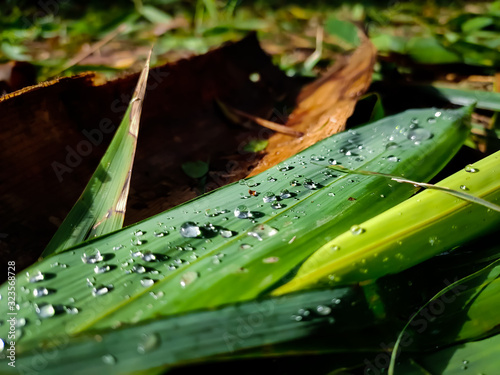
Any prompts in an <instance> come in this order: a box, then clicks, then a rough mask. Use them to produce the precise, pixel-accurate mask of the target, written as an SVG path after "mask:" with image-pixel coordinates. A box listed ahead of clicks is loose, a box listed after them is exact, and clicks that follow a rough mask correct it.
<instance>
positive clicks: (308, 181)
mask: <svg viewBox="0 0 500 375" xmlns="http://www.w3.org/2000/svg"><path fill="white" fill-rule="evenodd" d="M304 187H305V188H306V189H309V190H314V189H317V188H318V185H317V184H316V183H315V182H313V180H311V179H309V178H308V179H306V180H305V181H304Z"/></svg>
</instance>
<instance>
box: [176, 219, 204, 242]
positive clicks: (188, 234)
mask: <svg viewBox="0 0 500 375" xmlns="http://www.w3.org/2000/svg"><path fill="white" fill-rule="evenodd" d="M179 233H180V234H181V236H182V237H185V238H195V237H200V236H201V229H200V227H199V226H198V225H196V223H194V222H192V221H186V222H185V223H184V224H182V225H181V227H180V228H179Z"/></svg>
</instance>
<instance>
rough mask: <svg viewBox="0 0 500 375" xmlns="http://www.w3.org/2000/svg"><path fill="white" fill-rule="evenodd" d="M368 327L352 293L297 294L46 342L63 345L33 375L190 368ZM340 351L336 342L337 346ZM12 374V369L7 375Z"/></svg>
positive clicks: (27, 361) (23, 363)
mask: <svg viewBox="0 0 500 375" xmlns="http://www.w3.org/2000/svg"><path fill="white" fill-rule="evenodd" d="M332 301H335V303H332ZM306 310H307V311H309V313H310V315H309V316H307V315H305V314H304V316H302V315H300V311H306ZM333 316H335V317H333ZM353 317H356V318H357V319H359V320H361V321H362V322H363V323H361V324H360V322H359V321H358V320H353V319H352V318H353ZM372 322H373V317H372V314H371V313H370V312H369V309H367V307H366V302H365V301H364V295H363V292H362V290H361V289H359V288H337V289H334V290H322V291H314V292H308V293H301V294H296V295H290V296H284V297H278V298H271V299H264V300H260V301H252V302H247V303H242V304H235V305H230V306H226V307H223V308H221V309H218V310H208V311H200V312H194V313H191V314H185V315H180V316H173V317H170V318H163V319H158V320H154V321H148V322H144V323H142V324H136V325H133V326H128V327H124V328H121V329H109V330H103V331H97V332H89V333H86V334H82V335H77V336H75V337H72V338H66V337H57V336H54V337H52V339H51V342H52V343H55V342H57V341H59V340H64V345H61V346H60V348H58V349H57V356H54V357H53V358H51V360H50V361H48V362H47V365H46V366H44V368H43V369H41V371H40V372H38V374H40V375H41V374H50V375H57V374H67V373H68V371H69V372H70V373H72V374H89V373H107V374H123V373H125V372H131V371H140V370H146V369H150V368H154V367H158V366H165V365H168V366H173V365H177V364H182V363H186V362H195V361H199V360H200V359H203V358H207V357H213V356H215V355H223V354H225V355H233V356H234V355H235V353H238V352H239V351H242V350H245V349H249V348H254V347H259V346H261V345H262V344H263V343H266V344H268V345H269V344H279V343H282V342H288V341H291V340H296V339H300V338H305V337H308V336H310V335H314V334H315V333H316V332H317V331H318V328H319V327H324V328H325V329H326V330H328V331H329V332H331V333H332V334H336V335H341V334H352V332H353V331H356V332H358V334H359V335H361V334H362V330H363V328H364V327H365V326H367V325H369V324H371V323H372ZM207 327H210V328H209V329H207ZM96 335H98V337H99V339H98V340H96ZM49 345H50V343H49ZM342 346H344V345H343V344H342V343H341V341H339V342H338V347H342ZM38 350H39V349H37V350H35V351H33V352H32V353H26V354H25V355H21V356H18V357H17V359H16V365H17V368H21V369H22V368H25V367H30V366H31V364H32V363H33V361H34V360H35V358H37V357H38V356H39V355H40V354H39V351H38ZM46 350H52V349H51V348H46ZM4 367H5V369H2V370H3V371H2V373H5V374H8V373H9V371H8V369H9V368H8V367H7V366H4ZM16 371H17V370H16V369H11V371H10V372H13V373H17V372H16Z"/></svg>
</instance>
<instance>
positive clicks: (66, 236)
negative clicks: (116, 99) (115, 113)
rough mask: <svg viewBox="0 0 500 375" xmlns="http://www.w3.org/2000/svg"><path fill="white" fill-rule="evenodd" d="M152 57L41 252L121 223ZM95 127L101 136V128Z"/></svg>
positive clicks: (57, 249)
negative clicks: (94, 166) (75, 197)
mask: <svg viewBox="0 0 500 375" xmlns="http://www.w3.org/2000/svg"><path fill="white" fill-rule="evenodd" d="M150 58H151V55H150V56H149V57H148V60H147V61H146V65H145V66H144V69H143V70H142V73H141V76H140V77H139V81H138V83H137V87H136V89H135V91H134V94H133V96H132V100H131V101H130V104H129V106H128V108H127V111H126V112H125V116H124V117H123V120H122V122H121V124H120V126H119V127H118V130H117V131H116V134H115V135H114V137H113V140H112V141H111V143H110V145H109V146H108V149H107V150H106V153H105V154H104V156H103V157H102V159H101V161H100V163H99V165H98V167H97V169H96V171H95V172H94V174H93V175H92V177H91V178H90V181H89V183H88V184H87V186H86V188H85V190H84V191H83V193H82V195H81V196H80V198H79V199H78V201H77V202H76V204H75V205H74V206H73V208H72V209H71V211H70V212H69V214H68V216H66V218H65V219H64V221H63V223H62V224H61V226H60V227H59V228H58V230H57V232H56V233H55V235H54V237H52V239H51V240H50V242H49V244H48V245H47V247H46V248H45V250H44V251H43V253H42V256H44V257H46V256H48V255H50V254H52V253H59V252H61V251H62V250H65V249H67V248H69V247H71V246H74V245H76V244H78V243H80V242H83V241H84V240H86V239H89V238H93V237H98V236H100V235H103V234H106V233H109V232H112V231H114V230H117V229H120V228H121V227H122V225H123V219H124V216H125V208H126V204H127V198H128V192H129V187H130V178H131V175H132V165H133V162H134V156H135V149H136V145H137V136H138V133H139V121H140V117H141V111H142V102H143V98H144V94H145V92H146V83H147V80H148V73H149V60H150ZM95 131H96V132H97V133H98V134H99V135H100V136H101V137H102V133H101V132H100V130H95Z"/></svg>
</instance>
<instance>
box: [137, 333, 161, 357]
mask: <svg viewBox="0 0 500 375" xmlns="http://www.w3.org/2000/svg"><path fill="white" fill-rule="evenodd" d="M159 346H160V336H159V335H158V334H157V333H144V334H143V335H142V336H141V339H140V340H139V343H138V344H137V351H138V352H139V354H145V353H149V352H151V351H153V350H155V349H156V348H158V347H159Z"/></svg>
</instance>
